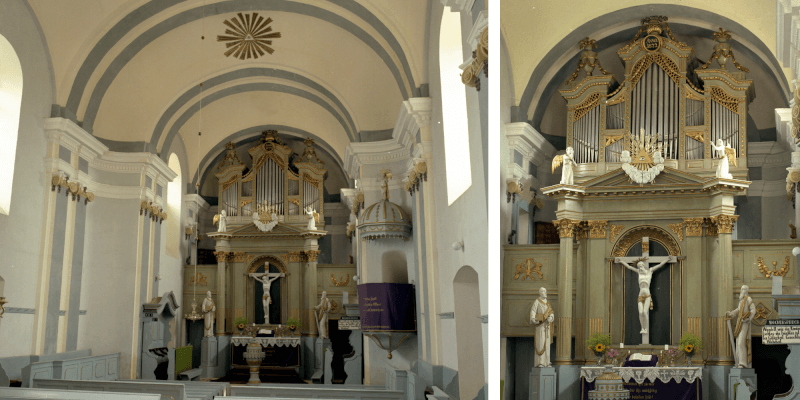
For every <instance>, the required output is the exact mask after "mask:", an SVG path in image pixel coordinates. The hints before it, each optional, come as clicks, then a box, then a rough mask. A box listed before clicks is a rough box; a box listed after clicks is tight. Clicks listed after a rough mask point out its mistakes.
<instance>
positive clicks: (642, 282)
mask: <svg viewBox="0 0 800 400" xmlns="http://www.w3.org/2000/svg"><path fill="white" fill-rule="evenodd" d="M676 261H677V258H675V256H669V257H668V258H666V259H664V261H662V262H661V263H660V264H658V265H656V266H655V267H652V268H651V267H650V263H649V262H648V257H642V258H640V259H638V260H637V261H636V268H634V267H631V266H630V264H628V263H627V262H625V259H623V258H622V257H617V258H615V259H614V262H616V263H620V264H622V265H624V266H625V268H627V269H629V270H631V271H633V272H636V273H637V274H639V298H638V308H639V323H640V324H641V326H642V330H641V331H640V332H639V333H642V334H646V333H648V329H649V328H650V310H652V309H653V299H652V297H650V281H652V280H653V272H655V271H656V270H657V269H659V268H661V267H663V266H664V265H665V264H667V263H674V262H676Z"/></svg>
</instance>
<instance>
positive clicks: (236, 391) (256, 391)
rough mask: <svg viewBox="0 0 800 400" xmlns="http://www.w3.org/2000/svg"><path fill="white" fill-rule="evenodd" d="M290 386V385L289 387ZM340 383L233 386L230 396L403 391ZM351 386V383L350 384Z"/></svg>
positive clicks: (380, 395)
mask: <svg viewBox="0 0 800 400" xmlns="http://www.w3.org/2000/svg"><path fill="white" fill-rule="evenodd" d="M290 386H291V387H290ZM338 386H341V385H305V386H303V385H296V386H295V385H269V386H262V385H259V386H233V387H231V396H232V397H259V398H265V399H278V398H292V399H355V400H368V399H369V400H372V399H388V400H401V399H402V398H403V396H404V393H403V392H401V391H397V390H384V389H376V388H374V387H369V386H367V389H364V387H363V386H362V387H348V388H339V387H338ZM351 386H353V385H351Z"/></svg>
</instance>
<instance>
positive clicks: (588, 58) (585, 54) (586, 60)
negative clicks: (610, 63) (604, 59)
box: [564, 37, 611, 85]
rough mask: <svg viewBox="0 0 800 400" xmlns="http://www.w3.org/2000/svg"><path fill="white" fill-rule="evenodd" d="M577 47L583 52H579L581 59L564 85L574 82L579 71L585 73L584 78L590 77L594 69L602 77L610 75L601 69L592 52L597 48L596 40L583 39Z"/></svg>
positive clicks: (598, 60) (595, 54)
mask: <svg viewBox="0 0 800 400" xmlns="http://www.w3.org/2000/svg"><path fill="white" fill-rule="evenodd" d="M578 47H580V48H581V50H583V51H582V52H581V59H580V61H578V67H577V68H575V72H573V73H572V76H570V78H569V79H567V81H566V82H564V84H565V85H568V84H569V83H570V82H572V81H574V80H575V79H576V78H577V77H578V75H579V74H580V72H581V70H583V71H584V72H586V76H592V72H594V68H595V67H597V68H598V69H599V70H600V72H602V73H603V75H611V73H610V72H608V71H606V70H605V69H603V66H602V65H600V59H598V58H597V53H595V52H594V51H592V49H596V48H597V40H594V39H589V38H588V37H587V38H584V39H582V40H581V41H580V42H578Z"/></svg>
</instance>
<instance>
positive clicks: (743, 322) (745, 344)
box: [725, 285, 756, 368]
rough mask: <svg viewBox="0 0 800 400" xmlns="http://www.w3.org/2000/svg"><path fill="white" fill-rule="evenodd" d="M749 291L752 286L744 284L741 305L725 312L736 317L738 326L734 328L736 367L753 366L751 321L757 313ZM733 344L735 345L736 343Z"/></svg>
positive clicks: (730, 316)
mask: <svg viewBox="0 0 800 400" xmlns="http://www.w3.org/2000/svg"><path fill="white" fill-rule="evenodd" d="M749 292H750V288H749V287H748V286H747V285H742V290H741V291H740V292H739V306H738V307H736V309H735V310H733V311H728V312H726V313H725V316H726V317H728V318H736V328H735V329H734V330H733V337H734V338H735V346H734V351H733V355H734V359H735V361H736V366H735V368H753V354H752V349H751V347H750V338H751V335H750V333H751V331H750V322H752V321H753V317H754V316H755V315H756V305H755V303H753V299H751V298H750V296H749V295H748V294H749ZM729 326H730V325H729ZM731 344H732V345H733V344H734V343H731Z"/></svg>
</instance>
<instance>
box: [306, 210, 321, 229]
mask: <svg viewBox="0 0 800 400" xmlns="http://www.w3.org/2000/svg"><path fill="white" fill-rule="evenodd" d="M304 211H305V213H306V219H307V220H308V227H307V229H308V230H310V231H315V230H317V224H316V222H317V219H318V218H319V213H317V212H316V211H314V209H313V208H312V207H311V206H308V207H306V208H305V209H304Z"/></svg>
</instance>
